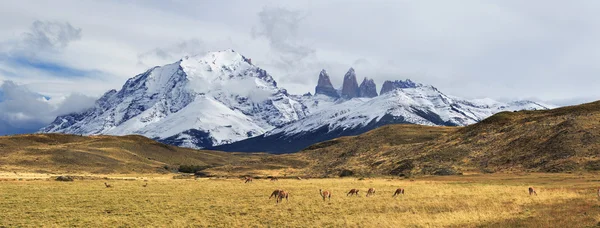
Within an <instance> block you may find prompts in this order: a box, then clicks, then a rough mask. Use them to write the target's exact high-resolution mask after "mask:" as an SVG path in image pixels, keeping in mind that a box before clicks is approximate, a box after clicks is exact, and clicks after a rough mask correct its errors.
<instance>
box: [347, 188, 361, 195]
mask: <svg viewBox="0 0 600 228" xmlns="http://www.w3.org/2000/svg"><path fill="white" fill-rule="evenodd" d="M358 191H360V190H358V189H356V188H353V189H350V191H349V192H348V194H346V196H349V195H350V196H352V195H356V196H358Z"/></svg>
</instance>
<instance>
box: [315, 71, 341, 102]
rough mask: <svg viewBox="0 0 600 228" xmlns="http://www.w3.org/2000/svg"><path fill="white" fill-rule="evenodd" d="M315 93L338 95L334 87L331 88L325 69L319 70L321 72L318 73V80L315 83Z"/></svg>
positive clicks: (335, 96)
mask: <svg viewBox="0 0 600 228" xmlns="http://www.w3.org/2000/svg"><path fill="white" fill-rule="evenodd" d="M315 94H323V95H326V96H329V97H334V98H338V97H340V96H339V94H338V93H337V91H336V90H335V88H333V85H332V84H331V80H330V79H329V75H328V74H327V71H326V70H325V69H323V70H321V73H319V82H318V83H317V87H315Z"/></svg>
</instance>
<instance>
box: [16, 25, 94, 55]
mask: <svg viewBox="0 0 600 228" xmlns="http://www.w3.org/2000/svg"><path fill="white" fill-rule="evenodd" d="M22 35H23V39H22V40H21V42H20V44H19V45H18V46H16V47H15V49H14V50H13V51H12V52H13V55H15V54H16V55H22V56H26V57H29V58H34V57H35V56H36V55H37V54H38V53H39V52H60V51H62V50H63V49H65V48H66V47H67V46H68V45H69V44H70V43H71V42H73V41H77V40H80V39H81V36H82V29H81V28H76V27H73V26H72V25H71V24H70V23H68V22H56V21H39V20H36V21H34V22H33V23H32V24H31V27H30V28H29V31H27V32H25V33H23V34H22Z"/></svg>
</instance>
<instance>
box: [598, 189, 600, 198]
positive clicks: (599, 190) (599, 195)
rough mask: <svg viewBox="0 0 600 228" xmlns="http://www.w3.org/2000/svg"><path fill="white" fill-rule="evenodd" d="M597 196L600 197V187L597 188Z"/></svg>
mask: <svg viewBox="0 0 600 228" xmlns="http://www.w3.org/2000/svg"><path fill="white" fill-rule="evenodd" d="M598 197H600V188H599V189H598Z"/></svg>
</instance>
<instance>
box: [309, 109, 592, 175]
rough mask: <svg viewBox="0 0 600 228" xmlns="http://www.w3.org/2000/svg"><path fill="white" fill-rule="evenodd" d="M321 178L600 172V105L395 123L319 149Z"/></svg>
mask: <svg viewBox="0 0 600 228" xmlns="http://www.w3.org/2000/svg"><path fill="white" fill-rule="evenodd" d="M298 156H302V157H305V158H306V159H308V160H315V161H318V162H315V163H310V165H309V167H308V168H307V169H306V170H307V172H311V173H313V174H314V175H338V174H339V173H341V172H342V171H343V170H350V171H352V172H354V173H355V174H357V175H371V174H378V175H390V174H391V175H401V176H409V175H419V174H434V175H448V174H457V173H461V172H513V171H516V172H520V171H535V172H571V171H598V170H600V159H599V156H600V101H599V102H593V103H588V104H583V105H578V106H571V107H563V108H557V109H553V110H541V111H519V112H502V113H498V114H495V115H493V116H491V117H489V118H487V119H485V120H483V121H481V122H479V123H476V124H473V125H470V126H467V127H452V128H450V127H429V126H418V125H388V126H385V127H381V128H378V129H376V130H373V131H370V132H367V133H365V134H362V135H359V136H353V137H343V138H338V139H334V140H331V141H326V142H322V143H319V144H315V145H312V146H310V147H308V148H306V149H305V150H303V151H301V152H300V153H298Z"/></svg>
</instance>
